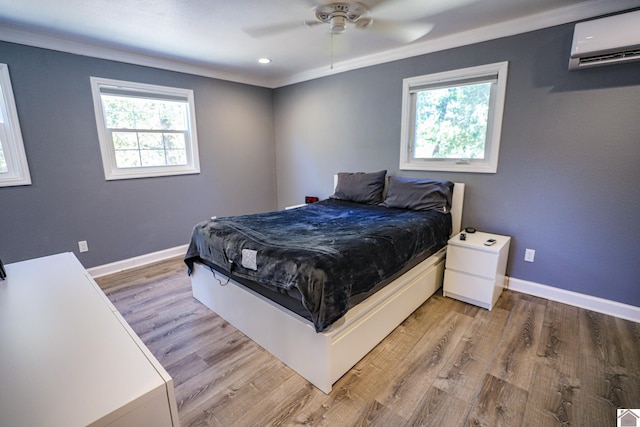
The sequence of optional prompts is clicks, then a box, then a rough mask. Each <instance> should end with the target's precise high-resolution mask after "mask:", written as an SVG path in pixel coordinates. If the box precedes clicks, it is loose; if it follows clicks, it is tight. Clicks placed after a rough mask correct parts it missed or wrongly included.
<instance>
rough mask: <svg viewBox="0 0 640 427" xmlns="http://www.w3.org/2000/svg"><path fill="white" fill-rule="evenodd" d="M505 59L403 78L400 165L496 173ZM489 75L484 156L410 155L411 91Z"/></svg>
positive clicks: (405, 168)
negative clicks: (422, 157) (490, 83)
mask: <svg viewBox="0 0 640 427" xmlns="http://www.w3.org/2000/svg"><path fill="white" fill-rule="evenodd" d="M508 65H509V63H508V62H506V61H505V62H497V63H494V64H487V65H481V66H477V67H470V68H463V69H459V70H453V71H445V72H442V73H435V74H428V75H424V76H419V77H411V78H407V79H404V80H403V87H402V127H401V135H400V169H401V170H428V171H446V172H476V173H496V172H497V170H498V154H499V151H500V136H501V132H502V116H503V112H504V100H505V94H506V88H507V69H508ZM482 78H493V79H496V84H495V85H493V86H492V89H491V96H490V100H489V117H488V122H487V136H486V141H485V158H484V159H435V158H434V159H416V158H414V157H413V156H412V152H413V145H414V144H413V141H414V138H415V116H416V114H415V103H416V101H415V99H416V96H415V95H413V94H414V93H416V92H417V91H419V90H420V89H421V88H426V87H429V88H437V87H441V86H442V87H446V86H452V84H453V85H455V83H456V82H460V84H464V82H468V81H470V80H476V79H482Z"/></svg>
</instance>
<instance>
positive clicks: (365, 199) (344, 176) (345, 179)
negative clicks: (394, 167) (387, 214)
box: [331, 170, 387, 205]
mask: <svg viewBox="0 0 640 427" xmlns="http://www.w3.org/2000/svg"><path fill="white" fill-rule="evenodd" d="M386 176H387V171H386V170H383V171H380V172H373V173H364V172H356V173H348V172H340V173H338V184H337V185H336V192H335V193H334V194H333V195H332V196H331V198H332V199H338V200H348V201H351V202H358V203H367V204H370V205H373V204H378V203H380V202H382V191H383V190H384V181H385V177H386Z"/></svg>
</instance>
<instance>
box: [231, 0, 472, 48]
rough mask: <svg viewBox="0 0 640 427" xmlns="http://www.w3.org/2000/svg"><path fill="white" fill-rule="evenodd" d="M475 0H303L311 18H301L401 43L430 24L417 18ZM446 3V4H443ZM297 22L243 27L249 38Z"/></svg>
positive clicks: (311, 24) (334, 30) (336, 31)
mask: <svg viewBox="0 0 640 427" xmlns="http://www.w3.org/2000/svg"><path fill="white" fill-rule="evenodd" d="M471 1H475V0H386V1H385V0H369V1H367V2H366V3H365V0H363V1H354V0H338V1H331V2H318V1H314V0H307V2H308V3H309V4H310V5H311V6H312V9H311V10H312V12H313V13H314V14H315V19H310V20H305V21H303V23H302V24H303V25H304V26H306V27H316V26H319V25H328V26H329V28H330V31H331V34H332V35H334V34H342V33H345V32H346V31H347V29H348V28H349V27H353V28H355V29H358V30H367V31H370V32H373V33H377V34H380V35H383V36H385V37H388V38H391V39H395V40H398V41H400V42H402V43H411V42H413V41H415V40H417V39H419V38H421V37H423V36H425V35H426V34H427V33H428V32H429V31H431V29H432V28H433V24H432V23H430V22H425V21H424V20H422V19H421V18H424V17H425V16H428V15H431V14H434V13H439V12H441V11H444V10H446V9H451V8H454V7H457V6H459V5H460V4H461V3H469V2H471ZM445 3H446V4H445ZM301 26H302V25H301V23H300V22H282V23H277V24H272V25H264V26H257V27H250V28H245V29H244V30H245V32H246V33H247V34H249V35H250V36H252V37H256V38H260V37H267V36H272V35H276V34H280V33H283V32H285V31H289V30H294V29H296V28H300V27H301Z"/></svg>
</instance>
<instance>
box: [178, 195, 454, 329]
mask: <svg viewBox="0 0 640 427" xmlns="http://www.w3.org/2000/svg"><path fill="white" fill-rule="evenodd" d="M450 233H451V216H450V215H449V214H442V213H439V212H436V211H412V210H405V209H393V208H386V207H381V206H372V205H365V204H360V203H353V202H345V201H339V200H332V199H329V200H324V201H321V202H319V203H314V204H310V205H306V206H304V207H300V208H296V209H291V210H284V211H277V212H268V213H263V214H256V215H244V216H235V217H227V218H218V219H215V220H210V221H204V222H201V223H199V224H196V226H195V227H194V229H193V233H192V237H191V242H190V244H189V248H188V250H187V254H186V256H185V262H186V264H187V266H188V267H189V273H191V271H192V269H193V263H194V262H196V261H200V262H203V263H205V264H208V265H213V266H216V267H217V268H218V269H220V270H222V271H226V272H228V274H230V275H231V277H237V278H240V279H243V280H250V281H253V282H255V283H258V284H262V285H265V286H268V287H270V288H279V289H283V290H285V291H286V290H291V289H297V290H298V291H299V293H300V295H301V298H302V304H303V305H304V307H305V308H306V309H307V310H308V311H309V313H310V317H311V319H312V320H313V323H314V326H315V328H316V331H318V332H320V331H323V330H326V329H327V328H328V327H329V326H330V325H331V324H332V323H333V322H335V321H336V320H338V319H339V318H340V317H342V316H343V315H344V314H345V313H346V312H347V311H348V310H349V308H350V307H349V299H350V298H351V297H352V296H355V295H357V294H360V293H362V292H366V291H368V290H370V289H372V288H373V287H375V286H376V285H377V284H378V283H381V282H382V281H385V280H388V279H389V278H391V277H393V276H394V275H395V274H397V273H398V272H400V271H401V270H402V269H403V268H404V267H405V266H407V265H408V264H409V263H411V262H412V261H413V260H414V259H415V258H416V257H420V258H421V259H425V258H427V257H428V256H430V255H431V254H433V253H435V252H437V251H438V250H439V249H440V248H441V247H443V246H444V245H445V244H446V242H447V239H448V238H449V234H450Z"/></svg>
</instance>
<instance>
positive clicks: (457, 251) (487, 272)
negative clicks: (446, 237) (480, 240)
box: [446, 245, 499, 279]
mask: <svg viewBox="0 0 640 427" xmlns="http://www.w3.org/2000/svg"><path fill="white" fill-rule="evenodd" d="M498 262H499V258H498V257H497V256H496V253H495V252H488V251H482V250H478V249H472V248H463V247H460V246H455V245H449V247H448V248H447V262H446V268H447V270H449V269H451V270H457V271H461V272H464V273H470V274H474V275H476V276H482V277H486V278H488V279H495V277H496V272H497V270H498Z"/></svg>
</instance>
